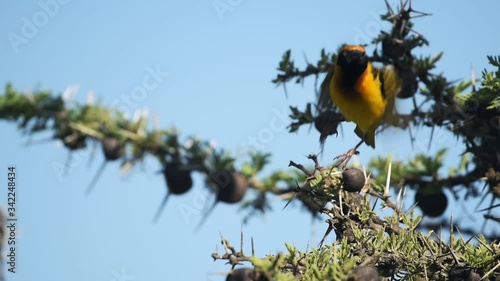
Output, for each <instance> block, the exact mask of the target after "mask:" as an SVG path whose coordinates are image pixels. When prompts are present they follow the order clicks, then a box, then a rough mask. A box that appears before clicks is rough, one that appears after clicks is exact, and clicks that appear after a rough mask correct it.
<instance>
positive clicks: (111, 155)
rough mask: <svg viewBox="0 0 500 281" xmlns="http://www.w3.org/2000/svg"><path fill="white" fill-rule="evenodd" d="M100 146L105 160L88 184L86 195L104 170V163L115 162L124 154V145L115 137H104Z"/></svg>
mask: <svg viewBox="0 0 500 281" xmlns="http://www.w3.org/2000/svg"><path fill="white" fill-rule="evenodd" d="M101 144H102V152H103V153H104V158H105V159H104V161H103V162H102V164H101V167H100V168H99V170H97V173H96V174H95V175H94V178H93V179H92V181H91V182H90V184H89V186H88V187H87V191H86V194H87V195H89V194H90V192H91V191H92V189H93V188H94V186H95V184H96V182H97V180H98V179H99V177H100V176H101V174H102V172H103V171H104V168H106V162H108V161H114V160H117V159H118V158H120V157H122V156H123V154H124V153H125V144H124V143H122V142H121V141H120V140H119V139H118V138H117V137H115V136H105V137H104V138H103V139H102V140H101Z"/></svg>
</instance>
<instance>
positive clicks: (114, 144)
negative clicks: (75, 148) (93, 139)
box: [101, 136, 125, 161]
mask: <svg viewBox="0 0 500 281" xmlns="http://www.w3.org/2000/svg"><path fill="white" fill-rule="evenodd" d="M101 143H102V151H103V153H104V157H105V158H106V160H108V161H113V160H116V159H118V158H120V157H122V156H123V154H124V153H125V145H124V144H123V143H122V142H121V141H120V140H119V139H118V138H117V137H114V136H105V137H104V138H103V139H102V141H101Z"/></svg>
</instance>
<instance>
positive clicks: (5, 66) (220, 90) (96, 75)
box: [0, 0, 500, 281]
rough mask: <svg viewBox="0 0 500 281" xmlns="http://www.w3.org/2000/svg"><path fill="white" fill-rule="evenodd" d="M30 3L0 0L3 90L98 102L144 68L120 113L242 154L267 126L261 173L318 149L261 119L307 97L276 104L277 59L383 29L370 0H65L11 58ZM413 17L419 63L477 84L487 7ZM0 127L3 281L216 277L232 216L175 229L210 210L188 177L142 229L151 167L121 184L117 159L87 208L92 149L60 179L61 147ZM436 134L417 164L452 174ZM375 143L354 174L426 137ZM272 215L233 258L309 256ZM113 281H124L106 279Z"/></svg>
mask: <svg viewBox="0 0 500 281" xmlns="http://www.w3.org/2000/svg"><path fill="white" fill-rule="evenodd" d="M40 3H45V2H43V1H40V2H37V1H2V4H0V38H1V39H0V49H1V54H0V56H1V58H0V85H2V86H3V85H5V84H6V83H7V82H12V83H13V84H14V86H15V88H16V89H18V90H23V91H32V90H36V89H46V88H50V89H52V90H53V91H54V92H55V93H62V92H63V91H64V90H65V89H66V88H67V87H68V86H69V85H73V84H78V85H79V87H80V91H79V93H78V94H77V96H76V100H78V101H80V102H85V100H86V98H87V92H88V91H93V92H94V93H95V99H96V100H100V101H101V102H102V103H103V104H104V105H110V104H112V103H113V102H116V101H117V100H119V99H120V97H121V96H122V95H124V94H127V95H129V94H130V93H131V91H132V89H134V87H136V86H138V85H141V84H142V79H143V78H144V76H146V75H147V73H148V72H147V68H148V67H152V68H155V67H156V66H157V65H158V67H159V69H161V70H162V71H165V72H168V73H169V76H168V77H166V78H164V79H163V80H162V81H161V83H160V84H159V85H158V87H156V88H155V89H153V90H151V91H148V93H147V96H146V97H145V99H144V100H142V101H140V102H139V103H138V104H137V106H134V107H133V108H130V110H131V112H133V111H135V110H141V109H143V108H147V109H148V110H149V112H150V116H152V114H153V113H156V114H158V116H159V119H160V125H161V126H162V127H168V126H173V125H175V126H177V127H179V128H180V129H181V133H182V135H191V134H196V135H198V136H199V137H200V138H202V139H208V140H213V141H215V142H216V144H217V146H218V147H224V148H227V149H230V150H235V149H237V148H238V147H243V148H248V146H246V145H245V144H244V142H245V141H246V140H247V139H248V138H249V137H259V134H261V135H262V134H263V133H262V132H263V131H266V130H267V129H269V128H274V131H272V132H273V133H272V134H271V136H270V137H269V139H265V141H264V142H260V144H261V145H262V149H263V151H266V152H272V153H273V158H272V165H270V166H269V167H268V169H267V170H266V171H265V172H264V174H265V173H269V172H270V171H272V170H275V169H282V168H286V166H287V164H288V162H289V160H294V161H296V162H301V163H307V160H306V158H305V155H307V154H309V153H315V152H318V151H319V146H318V142H317V139H318V134H317V133H316V131H315V130H314V129H312V130H311V132H310V133H308V131H307V130H306V129H305V128H302V129H301V130H300V132H299V133H298V134H289V133H287V131H286V130H285V129H284V125H286V124H288V123H283V122H281V123H280V122H275V121H276V117H277V115H276V113H275V111H276V110H277V111H279V112H285V113H288V111H287V110H286V108H287V107H288V105H299V106H300V107H303V105H304V104H305V102H307V101H313V100H314V91H313V85H314V84H313V80H312V79H310V80H308V81H307V82H306V83H305V84H304V86H303V87H302V86H300V85H297V86H295V85H292V84H291V85H289V87H288V90H289V93H288V96H289V98H288V99H286V98H285V95H284V92H283V90H282V88H276V87H275V86H274V85H273V84H272V83H271V82H270V80H271V79H272V78H274V77H275V75H276V73H277V72H276V70H275V69H276V67H277V64H278V62H279V60H280V58H281V55H282V54H283V52H284V51H285V50H287V49H292V50H293V53H292V54H293V57H294V59H295V61H296V63H297V65H301V66H303V65H305V61H304V54H305V56H306V57H307V58H308V59H309V60H310V61H312V62H314V61H316V59H317V58H318V55H319V51H320V49H321V48H323V47H325V48H326V49H327V50H328V51H333V50H336V48H337V47H338V46H339V45H340V44H342V43H345V42H347V43H369V42H367V41H366V38H372V37H374V36H375V35H376V34H377V33H378V31H379V30H380V29H381V28H384V29H387V28H388V25H387V24H386V23H382V22H381V21H380V20H379V17H378V15H379V14H381V12H383V11H384V9H385V5H384V2H383V1H381V0H380V1H359V0H358V1H325V0H318V1H312V2H307V3H306V2H304V1H284V0H281V1H246V0H241V1H236V0H233V1H228V0H220V1H212V0H206V1H142V2H140V3H139V2H129V1H108V2H102V3H101V2H98V1H75V0H73V1H71V0H70V1H67V3H65V4H59V5H58V11H57V12H55V13H54V15H53V16H50V17H48V20H47V22H46V24H44V26H42V27H39V28H37V31H36V32H35V34H34V36H33V37H32V38H29V39H27V42H25V44H24V43H23V44H21V45H19V46H18V47H19V50H18V52H17V53H16V52H15V48H14V47H13V45H12V43H11V41H10V39H9V36H11V37H12V34H13V33H15V34H17V35H22V29H23V25H25V23H24V21H23V18H24V17H25V18H26V19H27V20H29V21H30V22H33V17H35V18H36V17H38V16H40V15H41V13H43V12H42V11H43V7H42V6H43V5H41V4H40ZM220 3H226V5H230V4H227V3H232V5H233V6H230V9H229V10H227V11H225V12H219V13H218V12H217V10H216V8H215V6H214V4H220ZM414 8H415V9H417V10H421V11H425V12H429V13H432V14H433V16H432V17H423V18H419V19H416V20H415V23H416V25H415V29H416V30H417V31H418V32H420V33H422V34H424V35H425V36H426V38H427V39H428V40H429V41H430V42H431V44H430V46H428V47H425V48H422V53H425V54H437V53H438V52H440V51H444V52H445V55H444V57H443V59H442V61H441V62H440V63H439V65H438V70H437V71H439V72H441V71H443V72H444V73H445V75H446V76H447V77H449V78H450V79H468V78H469V77H470V66H471V64H473V65H474V67H475V69H476V73H477V75H478V76H479V75H480V72H481V71H482V69H483V68H484V67H487V61H486V55H488V54H495V55H497V54H498V46H499V45H500V29H499V28H498V20H497V17H498V14H497V13H498V11H499V10H500V2H498V1H495V0H490V1H481V2H477V3H474V4H472V3H471V2H470V1H465V0H462V1H434V2H432V3H431V2H430V1H414ZM41 16H43V15H41ZM40 19H43V18H37V19H35V20H40ZM9 34H10V35H9ZM2 92H3V91H2ZM401 107H402V108H404V107H405V105H404V104H403V105H401ZM279 120H280V119H279ZM271 122H275V123H271ZM272 125H274V127H272ZM280 125H281V126H280ZM276 126H278V127H276ZM0 129H1V131H2V134H3V138H2V145H1V146H0V159H1V160H0V179H1V178H3V179H5V178H6V177H7V166H8V165H15V166H16V167H17V171H18V174H17V178H18V186H17V196H18V198H17V199H18V202H17V208H18V217H19V221H18V233H17V239H18V249H17V255H18V260H17V261H18V263H17V273H15V274H10V273H7V277H8V280H13V281H17V280H53V281H60V280H75V281H79V280H82V281H83V280H103V281H112V280H136V281H142V280H224V278H225V277H223V276H222V275H220V274H217V273H220V272H223V271H226V270H228V269H229V267H228V266H227V265H224V262H222V261H217V262H213V261H212V259H211V257H210V254H211V253H212V252H214V251H215V245H216V244H218V243H219V241H220V236H219V235H220V233H222V234H223V235H224V236H225V237H226V238H228V239H230V241H232V242H233V243H234V244H238V243H239V232H240V226H241V223H242V221H241V219H242V216H243V213H241V212H238V211H237V210H238V208H237V206H228V205H223V204H220V205H219V206H217V208H216V209H215V211H214V213H213V214H212V216H211V217H210V218H208V222H207V223H206V224H205V226H204V227H203V228H202V229H201V230H200V231H199V232H198V233H194V230H193V229H194V227H195V224H196V223H197V222H198V221H199V220H200V219H201V215H200V214H201V212H200V213H198V212H197V213H195V214H193V215H192V216H190V217H188V218H187V219H186V218H185V217H183V216H182V215H181V211H180V210H182V209H185V208H189V207H192V208H194V209H199V208H201V207H202V206H201V205H200V204H201V203H205V201H206V200H210V201H211V200H213V198H211V197H207V196H205V195H203V192H202V190H203V189H202V188H203V186H202V183H201V179H200V178H198V177H197V178H196V184H195V188H194V190H198V193H196V192H195V191H192V192H190V193H188V194H186V195H183V196H178V197H173V198H171V200H170V202H169V204H168V205H167V207H166V209H165V212H164V214H163V217H162V219H161V221H160V222H159V223H158V224H157V225H153V224H152V223H151V218H152V216H153V214H154V212H155V211H156V208H157V207H158V205H159V203H160V201H161V198H162V196H163V195H164V192H165V184H164V182H163V179H162V177H161V176H159V175H157V174H156V171H157V170H158V169H159V166H158V163H156V162H155V161H154V160H148V161H146V162H145V164H144V166H143V170H141V168H140V167H136V168H135V169H134V171H133V172H132V173H130V174H128V175H126V176H123V177H122V176H120V175H119V172H118V164H117V163H110V164H108V167H107V168H106V171H105V172H104V174H103V175H102V178H101V179H100V181H99V182H98V185H97V186H96V188H95V190H94V192H93V194H91V196H89V197H85V196H84V190H85V188H86V186H87V184H88V183H89V182H90V180H91V178H92V176H93V175H94V173H95V172H96V171H97V169H98V166H99V164H100V162H101V161H103V158H102V156H101V155H100V150H98V152H99V153H97V154H96V157H95V159H94V161H93V162H92V163H91V165H90V166H89V165H88V162H89V160H90V156H89V155H90V149H87V150H85V151H82V152H79V153H78V154H76V153H75V154H74V155H73V159H74V160H73V161H72V162H71V163H72V169H71V170H70V172H69V174H68V175H67V176H65V177H62V178H61V177H60V171H57V169H54V167H55V166H56V167H57V166H58V165H60V164H63V163H65V161H66V158H67V156H68V153H67V150H66V149H63V147H62V146H61V145H60V144H57V143H55V142H46V143H42V144H36V145H26V144H27V142H28V138H26V137H23V136H21V135H20V133H19V132H18V131H17V129H16V125H15V124H12V123H8V122H5V121H2V122H0ZM437 133H438V134H437V136H438V137H436V136H435V139H434V143H433V145H432V146H431V150H430V151H429V152H430V153H433V152H436V151H437V149H439V148H442V147H448V148H450V153H449V155H448V157H447V163H448V164H450V165H452V164H456V163H457V161H458V159H459V158H458V156H457V154H458V153H459V152H461V151H462V147H461V145H460V143H457V141H456V140H455V139H454V138H453V137H452V136H450V135H448V134H442V133H439V132H437ZM344 134H345V136H342V137H339V138H337V139H334V138H331V139H329V140H328V142H327V145H326V148H325V153H324V157H323V158H322V162H323V163H325V164H327V163H328V162H329V161H331V158H332V157H333V156H334V155H337V154H339V153H341V152H344V151H346V150H347V149H348V148H349V147H350V146H351V145H352V144H353V143H354V142H355V136H354V134H353V133H352V126H344ZM48 136H49V134H41V135H38V136H35V137H34V138H33V141H36V140H37V139H43V138H46V137H48ZM377 139H378V144H377V150H376V151H373V150H372V149H371V148H368V147H366V146H365V147H363V148H362V150H361V155H360V158H359V161H360V162H361V163H362V164H363V163H365V164H366V163H367V161H368V159H369V157H370V156H373V155H376V154H381V155H387V154H388V153H389V152H393V154H394V157H395V158H396V159H407V158H409V157H411V156H412V155H414V154H415V153H418V152H426V151H427V144H428V141H429V134H428V132H425V131H420V133H419V134H418V139H419V140H418V141H417V143H416V145H415V146H414V148H411V146H410V145H409V137H408V132H401V131H395V130H394V131H389V132H387V133H386V134H384V135H381V136H378V138H377ZM443 172H444V173H445V172H446V171H443ZM2 181H3V182H4V183H5V180H2ZM6 193H7V191H6V188H5V189H4V191H3V192H0V196H1V201H0V202H2V203H1V204H2V205H3V206H5V202H6ZM196 194H198V195H196ZM200 194H201V195H200ZM200 198H201V199H200ZM460 204H462V205H458V207H459V208H460V209H459V210H460V211H459V212H457V211H456V210H457V209H458V208H449V210H448V212H447V213H446V215H447V216H449V215H450V214H451V213H452V211H454V210H455V212H454V217H455V218H458V219H461V220H463V221H464V222H465V223H467V221H469V223H470V224H472V226H474V224H473V221H472V220H470V219H468V218H469V215H468V213H473V211H472V207H466V208H464V206H463V203H460ZM283 205H284V202H283V201H279V200H275V203H273V207H274V212H272V213H269V214H267V215H265V216H264V217H255V218H254V219H252V220H250V223H249V224H247V225H245V226H244V231H245V235H246V239H245V245H246V246H247V247H246V250H247V253H249V252H250V251H249V250H250V248H249V245H250V237H253V238H254V241H255V246H256V251H257V254H258V255H264V254H267V253H276V252H277V251H279V250H284V242H285V241H288V242H294V243H295V244H296V245H297V246H298V247H299V248H300V249H302V250H305V249H306V246H307V244H308V243H309V244H311V245H317V243H318V241H319V240H320V239H321V236H322V234H323V232H324V230H325V224H324V223H322V222H321V221H317V222H316V223H314V224H311V219H310V215H309V214H308V213H307V212H305V211H303V210H301V209H300V208H287V209H286V210H285V211H281V208H282V206H283ZM467 209H469V210H470V211H467ZM463 210H465V212H464V211H463ZM474 227H475V226H474ZM330 239H332V238H331V237H330ZM3 254H4V255H5V254H6V253H5V252H4V253H3ZM122 270H124V272H125V273H126V274H127V275H129V277H130V276H131V277H132V279H119V278H117V277H116V276H115V275H116V273H120V272H122Z"/></svg>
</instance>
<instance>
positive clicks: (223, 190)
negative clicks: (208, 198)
mask: <svg viewBox="0 0 500 281" xmlns="http://www.w3.org/2000/svg"><path fill="white" fill-rule="evenodd" d="M212 181H213V182H214V183H215V185H216V187H217V201H221V202H225V203H236V202H240V201H241V199H243V197H244V196H245V193H246V192H247V189H248V182H247V180H246V179H245V177H244V176H243V175H242V174H240V173H238V172H233V171H229V170H222V171H219V172H217V173H215V175H214V176H213V178H212Z"/></svg>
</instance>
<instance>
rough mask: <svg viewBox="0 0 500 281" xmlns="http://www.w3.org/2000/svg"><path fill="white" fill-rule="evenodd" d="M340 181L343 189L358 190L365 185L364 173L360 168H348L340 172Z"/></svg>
mask: <svg viewBox="0 0 500 281" xmlns="http://www.w3.org/2000/svg"><path fill="white" fill-rule="evenodd" d="M342 182H343V186H344V190H345V191H349V192H360V191H361V189H363V187H364V186H365V175H364V174H363V172H362V171H361V170H360V169H356V168H348V169H345V170H344V171H343V172H342Z"/></svg>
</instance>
